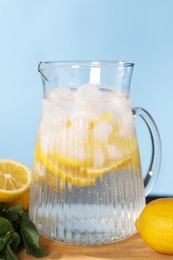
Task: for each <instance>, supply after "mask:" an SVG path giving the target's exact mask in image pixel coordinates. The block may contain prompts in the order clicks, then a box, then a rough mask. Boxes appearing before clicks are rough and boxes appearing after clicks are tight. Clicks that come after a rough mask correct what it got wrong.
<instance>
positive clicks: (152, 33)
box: [0, 0, 173, 195]
mask: <svg viewBox="0 0 173 260" xmlns="http://www.w3.org/2000/svg"><path fill="white" fill-rule="evenodd" d="M89 59H94V60H97V59H102V60H128V61H132V62H135V63H136V67H135V71H134V75H133V81H132V91H131V95H132V104H133V105H134V106H138V105H140V106H142V107H144V108H146V109H147V110H148V111H149V112H150V113H151V114H152V116H153V117H154V119H155V121H156V123H157V125H158V128H159V129H160V134H161V138H162V146H163V159H162V166H161V171H160V176H159V178H158V180H157V183H156V185H155V187H154V189H153V191H152V194H155V195H157V194H159V195H173V151H172V149H173V138H172V136H173V116H172V114H173V1H172V0H144V1H142V0H141V1H139V0H56V1H55V0H47V1H46V0H35V1H34V0H33V1H31V0H30V1H25V0H11V1H10V0H0V157H1V158H11V159H15V160H19V161H21V162H23V163H25V164H27V165H28V166H29V167H30V168H31V169H32V164H33V153H34V145H35V140H36V134H37V128H38V124H39V118H40V113H41V98H42V86H41V80H40V76H39V74H38V72H37V64H38V62H39V61H40V60H43V61H47V60H89ZM138 128H139V131H140V134H139V137H140V143H141V144H140V145H141V147H142V150H141V157H142V162H143V165H144V166H143V168H144V171H145V168H146V166H145V165H146V164H148V163H149V153H150V149H149V148H147V145H150V143H149V142H148V144H147V142H146V140H147V138H149V137H148V136H147V133H146V132H145V131H144V132H143V128H144V126H143V125H142V124H141V126H140V124H139V127H138ZM141 133H142V134H141Z"/></svg>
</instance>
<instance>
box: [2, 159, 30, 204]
mask: <svg viewBox="0 0 173 260" xmlns="http://www.w3.org/2000/svg"><path fill="white" fill-rule="evenodd" d="M30 184H31V172H30V170H29V169H28V167H27V166H25V165H23V164H22V163H19V162H16V161H12V160H7V159H1V160H0V202H3V203H6V202H10V201H14V200H17V199H18V198H19V197H20V196H22V194H23V193H24V192H25V191H26V190H27V189H28V188H29V186H30Z"/></svg>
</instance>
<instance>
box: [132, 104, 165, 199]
mask: <svg viewBox="0 0 173 260" xmlns="http://www.w3.org/2000/svg"><path fill="white" fill-rule="evenodd" d="M132 112H133V116H134V118H135V117H136V116H139V117H141V118H142V119H143V120H144V122H145V123H146V125H147V127H148V130H149V133H150V137H151V145H152V155H151V162H150V165H149V168H148V171H147V173H146V175H145V177H144V188H145V196H147V195H148V194H149V193H150V191H151V189H152V187H153V185H154V184H155V182H156V179H157V177H158V174H159V170H160V163H161V156H162V147H161V140H160V135H159V131H158V128H157V126H156V124H155V122H154V120H153V118H152V117H151V115H150V114H149V113H148V112H147V111H146V110H145V109H143V108H140V107H135V108H133V109H132Z"/></svg>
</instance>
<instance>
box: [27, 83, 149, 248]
mask: <svg viewBox="0 0 173 260" xmlns="http://www.w3.org/2000/svg"><path fill="white" fill-rule="evenodd" d="M94 91H95V92H94ZM88 93H89V95H88ZM144 205H145V199H144V187H143V178H142V174H141V166H140V158H139V151H138V144H137V138H136V131H135V127H134V120H133V115H132V111H131V106H130V99H129V97H128V96H126V95H124V94H122V93H119V92H113V91H108V90H104V89H100V90H99V89H97V87H96V86H95V85H91V84H86V85H85V86H82V87H81V88H79V89H77V90H70V89H68V88H65V87H62V88H61V87H60V88H57V89H54V90H53V91H51V92H50V93H49V96H48V98H47V99H44V100H43V112H42V118H41V122H40V128H39V133H38V138H37V144H36V150H35V162H34V176H33V183H32V187H31V201H30V212H29V214H30V217H31V219H32V220H33V222H34V223H35V224H36V226H37V228H38V230H39V231H40V232H41V234H43V235H44V236H46V237H49V238H51V239H54V240H57V241H61V242H65V243H69V244H77V245H101V244H105V243H111V242H114V241H119V240H122V239H125V238H127V237H128V236H130V235H132V234H134V233H135V232H136V229H135V221H136V219H137V218H138V216H139V214H140V213H141V211H142V209H143V208H144Z"/></svg>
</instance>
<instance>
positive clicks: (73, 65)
mask: <svg viewBox="0 0 173 260" xmlns="http://www.w3.org/2000/svg"><path fill="white" fill-rule="evenodd" d="M133 68H134V63H130V62H125V61H77V62H67V61H52V62H43V61H42V62H40V63H39V65H38V71H39V72H40V74H41V77H42V81H43V85H44V87H45V94H46V93H48V91H49V90H50V88H55V87H56V88H57V87H60V86H65V87H67V88H69V89H78V88H79V87H80V86H83V85H85V84H87V83H89V84H91V85H96V86H97V88H98V89H103V88H107V89H108V90H111V91H119V92H122V93H125V94H127V95H129V94H130V85H131V78H132V74H133Z"/></svg>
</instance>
